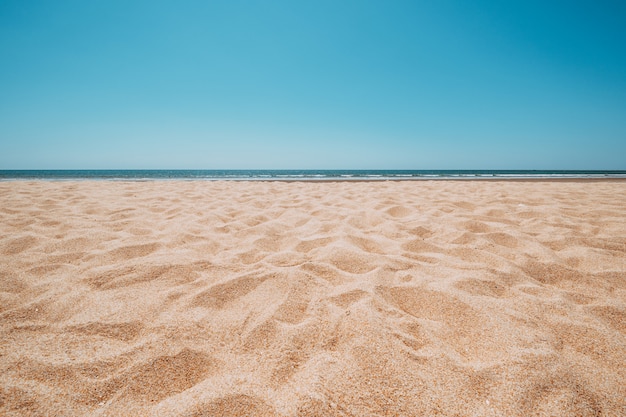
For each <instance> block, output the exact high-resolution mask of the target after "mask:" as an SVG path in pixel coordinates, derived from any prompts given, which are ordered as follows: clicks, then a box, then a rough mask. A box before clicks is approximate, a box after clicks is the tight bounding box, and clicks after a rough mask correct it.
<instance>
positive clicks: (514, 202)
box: [0, 181, 626, 417]
mask: <svg viewBox="0 0 626 417" xmlns="http://www.w3.org/2000/svg"><path fill="white" fill-rule="evenodd" d="M625 364H626V182H625V181H594V182H591V181H570V182H561V181H391V182H389V181H384V182H358V183H357V182H324V183H321V182H320V183H316V182H238V181H236V182H228V181H136V182H125V181H77V182H72V181H8V182H2V183H0V415H2V416H185V417H200V416H435V415H442V416H529V415H532V416H535V415H536V416H620V415H621V416H624V415H626V366H625Z"/></svg>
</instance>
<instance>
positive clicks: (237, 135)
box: [0, 0, 626, 169]
mask: <svg viewBox="0 0 626 417" xmlns="http://www.w3.org/2000/svg"><path fill="white" fill-rule="evenodd" d="M624 22H626V4H625V3H624V2H623V1H619V0H618V1H602V0H599V1H545V0H543V1H535V0H525V1H499V0H494V1H487V0H482V1H481V0H473V1H445V0H442V1H393V0H386V1H366V0H358V1H338V0H333V1H325V0H316V1H237V0H230V1H197V2H185V1H176V2H175V1H171V2H164V1H154V0H150V1H112V0H106V1H105V0H93V1H82V0H79V1H22V0H19V1H13V0H10V1H7V0H0V169H57V168H58V169H98V168H111V169H117V168H206V169H222V168H261V169H262V168H267V169H280V168H320V169H332V168H345V169H357V168H363V169H368V168H370V169H374V168H380V169H394V168H397V169H626V24H625V23H624Z"/></svg>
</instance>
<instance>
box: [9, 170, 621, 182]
mask: <svg viewBox="0 0 626 417" xmlns="http://www.w3.org/2000/svg"><path fill="white" fill-rule="evenodd" d="M568 178H569V179H588V178H591V179H593V178H596V179H602V178H607V179H608V178H624V179H626V171H568V170H565V171H563V170H422V169H420V170H377V169H374V170H342V169H333V170H326V169H307V170H297V169H289V170H267V169H238V170H215V169H200V170H193V169H176V170H169V169H155V170H127V169H111V170H109V169H103V170H0V181H11V180H122V181H141V180H229V181H359V180H360V181H363V180H367V181H388V180H434V179H441V180H446V179H447V180H450V179H454V180H458V179H568Z"/></svg>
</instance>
